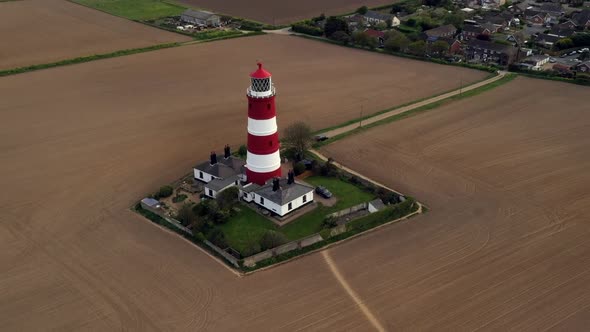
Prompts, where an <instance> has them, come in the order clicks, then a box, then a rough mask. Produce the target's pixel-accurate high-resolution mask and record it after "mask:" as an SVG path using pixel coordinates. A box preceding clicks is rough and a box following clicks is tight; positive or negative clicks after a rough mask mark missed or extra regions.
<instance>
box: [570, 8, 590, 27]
mask: <svg viewBox="0 0 590 332" xmlns="http://www.w3.org/2000/svg"><path fill="white" fill-rule="evenodd" d="M572 21H573V22H574V23H575V24H576V25H577V26H579V27H582V28H590V9H584V10H582V11H581V12H579V13H575V14H573V15H572Z"/></svg>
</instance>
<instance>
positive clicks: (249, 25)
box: [240, 21, 262, 31]
mask: <svg viewBox="0 0 590 332" xmlns="http://www.w3.org/2000/svg"><path fill="white" fill-rule="evenodd" d="M240 29H241V30H247V31H262V25H260V24H258V23H254V22H249V21H242V22H241V23H240Z"/></svg>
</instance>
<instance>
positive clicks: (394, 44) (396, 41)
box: [384, 33, 410, 52]
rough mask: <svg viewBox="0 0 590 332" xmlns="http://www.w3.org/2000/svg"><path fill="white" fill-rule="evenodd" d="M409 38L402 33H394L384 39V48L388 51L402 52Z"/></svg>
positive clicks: (408, 42)
mask: <svg viewBox="0 0 590 332" xmlns="http://www.w3.org/2000/svg"><path fill="white" fill-rule="evenodd" d="M409 44H410V40H409V39H408V37H406V36H405V35H404V34H402V33H398V34H395V35H394V36H393V37H390V38H388V39H387V40H386V41H385V45H384V47H385V49H386V50H388V51H390V52H403V51H405V50H406V48H407V47H408V45H409Z"/></svg>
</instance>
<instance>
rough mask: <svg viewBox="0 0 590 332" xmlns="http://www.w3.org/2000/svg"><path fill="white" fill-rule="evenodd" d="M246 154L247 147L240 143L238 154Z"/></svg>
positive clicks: (243, 155)
mask: <svg viewBox="0 0 590 332" xmlns="http://www.w3.org/2000/svg"><path fill="white" fill-rule="evenodd" d="M247 154H248V148H247V147H246V146H245V145H243V144H242V145H240V148H239V149H238V155H240V156H242V157H245V156H246V155H247Z"/></svg>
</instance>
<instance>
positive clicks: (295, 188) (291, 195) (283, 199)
mask: <svg viewBox="0 0 590 332" xmlns="http://www.w3.org/2000/svg"><path fill="white" fill-rule="evenodd" d="M272 187H273V181H268V182H267V183H266V184H265V185H263V186H260V188H259V189H256V190H253V191H254V192H256V194H258V195H260V196H261V197H263V198H264V199H266V200H269V201H271V202H273V203H276V204H279V205H285V204H287V203H289V202H291V201H292V200H294V199H295V198H297V197H301V196H303V195H305V194H307V193H309V192H312V191H313V187H310V186H307V185H304V184H301V183H297V182H294V183H292V184H287V179H280V180H279V190H277V191H273V190H272Z"/></svg>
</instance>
